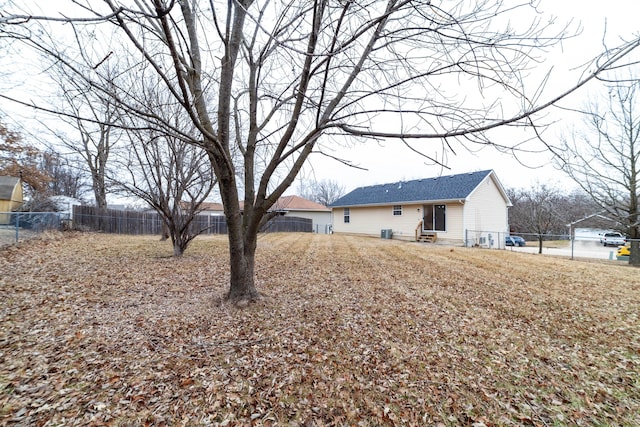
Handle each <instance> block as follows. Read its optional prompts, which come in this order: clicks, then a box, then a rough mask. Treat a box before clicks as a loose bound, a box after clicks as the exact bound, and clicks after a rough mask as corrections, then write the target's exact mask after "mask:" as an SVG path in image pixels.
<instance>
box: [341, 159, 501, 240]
mask: <svg viewBox="0 0 640 427" xmlns="http://www.w3.org/2000/svg"><path fill="white" fill-rule="evenodd" d="M509 206H511V202H510V200H509V197H508V196H507V193H506V192H505V190H504V187H503V186H502V184H501V183H500V181H499V180H498V177H497V176H496V174H495V172H494V171H492V170H484V171H479V172H471V173H463V174H457V175H448V176H439V177H435V178H425V179H416V180H412V181H400V182H395V183H390V184H381V185H373V186H368V187H360V188H357V189H355V190H353V191H352V192H350V193H349V194H347V195H345V196H343V197H341V198H340V199H338V200H336V201H335V202H334V203H332V204H331V205H330V206H329V207H330V208H331V209H332V222H333V231H334V233H350V234H359V235H367V236H377V237H382V238H394V239H402V240H416V241H429V242H435V241H439V242H446V243H449V244H462V245H465V246H482V247H493V248H502V247H504V240H505V236H506V235H507V233H508V231H509V220H508V207H509Z"/></svg>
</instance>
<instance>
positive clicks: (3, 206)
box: [0, 176, 23, 224]
mask: <svg viewBox="0 0 640 427" xmlns="http://www.w3.org/2000/svg"><path fill="white" fill-rule="evenodd" d="M22 202H23V193H22V181H21V180H20V178H15V177H13V176H0V224H9V221H10V217H11V215H9V214H7V213H5V212H12V211H14V210H15V209H17V208H19V207H20V206H21V205H22Z"/></svg>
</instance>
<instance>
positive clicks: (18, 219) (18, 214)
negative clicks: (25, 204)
mask: <svg viewBox="0 0 640 427" xmlns="http://www.w3.org/2000/svg"><path fill="white" fill-rule="evenodd" d="M18 230H20V212H18V213H17V214H16V243H18V239H19V238H20V232H19V231H18Z"/></svg>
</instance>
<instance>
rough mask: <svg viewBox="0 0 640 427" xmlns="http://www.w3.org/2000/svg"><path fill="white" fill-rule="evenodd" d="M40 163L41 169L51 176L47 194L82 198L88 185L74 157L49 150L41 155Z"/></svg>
mask: <svg viewBox="0 0 640 427" xmlns="http://www.w3.org/2000/svg"><path fill="white" fill-rule="evenodd" d="M39 163H40V164H39V169H40V170H41V171H42V173H44V174H45V175H46V176H48V177H49V178H50V179H49V182H48V183H47V190H46V193H47V195H49V196H67V197H73V198H74V199H82V196H83V195H84V194H85V193H86V190H87V187H86V183H85V180H84V174H83V172H82V170H81V168H79V167H78V165H77V164H75V162H74V159H73V158H70V156H63V155H61V154H60V153H58V152H56V151H52V150H47V151H45V152H43V153H42V155H41V156H40V162H39Z"/></svg>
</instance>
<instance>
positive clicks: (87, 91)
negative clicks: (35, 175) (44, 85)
mask: <svg viewBox="0 0 640 427" xmlns="http://www.w3.org/2000/svg"><path fill="white" fill-rule="evenodd" d="M79 58H80V61H82V62H80V63H79V64H78V67H82V68H83V69H84V70H86V71H85V72H86V73H91V72H92V71H90V70H91V67H92V66H93V65H92V64H88V63H87V61H89V59H88V58H86V57H85V56H84V55H79ZM50 59H51V58H50V57H48V56H45V59H44V60H50ZM47 71H48V74H49V76H50V77H51V78H52V80H53V81H54V82H55V84H56V85H57V86H58V89H59V93H60V96H59V98H58V101H59V104H58V105H57V106H54V107H53V108H54V110H55V111H56V112H58V113H63V114H58V117H59V119H60V120H63V121H64V122H65V123H66V124H67V125H69V127H70V128H71V129H73V130H74V132H73V133H72V134H71V135H69V134H67V133H66V132H61V131H60V130H58V129H53V128H51V127H50V126H49V130H50V131H51V133H52V134H53V135H54V136H55V137H56V139H57V144H56V145H57V146H58V147H60V146H62V147H64V149H65V150H69V151H71V152H72V153H74V154H75V155H77V156H79V157H80V158H81V159H82V160H83V163H84V167H85V168H86V172H87V175H88V176H89V177H90V182H91V188H92V190H93V197H94V199H95V204H96V206H97V207H99V208H106V207H107V191H108V182H107V179H106V177H107V167H108V162H109V157H110V155H111V154H112V151H113V150H114V148H115V147H116V145H117V143H118V139H119V138H120V135H121V133H122V131H121V129H120V126H119V125H118V121H119V117H118V115H119V113H120V110H119V107H118V103H117V102H116V101H115V100H114V99H113V98H112V96H111V95H107V94H104V93H101V92H100V91H96V90H94V89H93V88H92V87H91V84H90V83H89V82H87V81H86V80H84V79H77V78H75V71H71V70H69V69H68V68H66V67H65V66H64V65H63V64H61V63H59V62H57V61H53V63H52V64H51V65H50V66H49V67H48V68H47ZM113 73H114V71H113V70H112V69H108V70H107V71H105V74H106V76H107V77H106V79H107V81H109V80H111V81H113V79H114V78H113ZM107 85H109V83H107ZM111 85H112V86H113V83H111ZM111 93H112V94H113V93H116V89H115V87H112V89H111Z"/></svg>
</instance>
